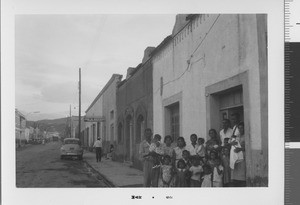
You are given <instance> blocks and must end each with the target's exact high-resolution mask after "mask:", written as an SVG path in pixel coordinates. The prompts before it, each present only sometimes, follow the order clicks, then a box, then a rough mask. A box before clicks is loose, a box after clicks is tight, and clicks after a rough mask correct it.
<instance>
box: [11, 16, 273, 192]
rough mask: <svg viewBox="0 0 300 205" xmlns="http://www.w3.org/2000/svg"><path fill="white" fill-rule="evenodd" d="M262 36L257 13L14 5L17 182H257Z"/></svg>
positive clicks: (263, 134)
mask: <svg viewBox="0 0 300 205" xmlns="http://www.w3.org/2000/svg"><path fill="white" fill-rule="evenodd" d="M165 33H168V34H169V35H165V36H164V34H165ZM129 36H130V38H128V37H129ZM267 36H268V33H267V15H266V14H176V15H17V16H16V51H15V52H16V56H15V57H16V112H15V114H16V185H17V187H107V186H108V187H199V188H200V187H267V186H268V85H267V82H268V81H267V80H268V66H267V51H268V47H267ZM157 39H160V40H161V42H159V43H158V44H154V45H153V44H151V43H153V42H156V41H157ZM147 44H149V45H147ZM143 45H147V46H146V47H145V48H144V50H143V52H141V53H138V52H137V51H140V50H141V48H142V46H143ZM84 59H86V61H85V62H83V61H82V60H84ZM82 62H83V63H82ZM132 62H133V63H135V64H130V63H132ZM136 62H137V63H136ZM76 63H78V64H77V65H82V68H77V69H76Z"/></svg>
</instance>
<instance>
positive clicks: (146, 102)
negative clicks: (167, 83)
mask: <svg viewBox="0 0 300 205" xmlns="http://www.w3.org/2000/svg"><path fill="white" fill-rule="evenodd" d="M153 50H154V48H153V47H148V48H147V49H146V50H145V53H144V58H143V61H142V63H141V64H140V65H138V66H137V67H136V68H128V70H127V76H126V79H125V80H123V81H122V82H121V83H120V84H119V86H118V89H117V144H116V150H115V158H116V160H118V161H122V162H123V161H125V162H129V163H131V164H132V165H133V166H134V167H135V168H139V169H142V164H141V161H140V158H139V154H138V153H139V144H140V142H141V141H142V140H143V133H144V130H145V128H151V129H152V128H153V98H152V89H153V88H152V82H153V79H152V61H151V58H150V53H151V52H152V51H153Z"/></svg>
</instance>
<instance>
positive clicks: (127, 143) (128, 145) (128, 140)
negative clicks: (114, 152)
mask: <svg viewBox="0 0 300 205" xmlns="http://www.w3.org/2000/svg"><path fill="white" fill-rule="evenodd" d="M132 128H133V123H132V117H131V115H128V116H127V118H126V124H125V161H131V143H132V134H133V132H132V131H133V129H132Z"/></svg>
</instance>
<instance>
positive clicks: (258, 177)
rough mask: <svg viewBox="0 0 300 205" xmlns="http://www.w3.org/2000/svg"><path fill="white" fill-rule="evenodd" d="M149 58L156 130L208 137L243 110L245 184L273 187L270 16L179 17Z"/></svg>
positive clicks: (186, 136)
mask: <svg viewBox="0 0 300 205" xmlns="http://www.w3.org/2000/svg"><path fill="white" fill-rule="evenodd" d="M151 63H152V66H153V110H154V112H153V128H154V133H159V134H162V135H163V136H165V135H167V134H170V135H172V136H174V137H175V138H177V137H178V136H183V137H184V138H185V139H186V141H187V143H190V140H189V137H190V135H191V134H192V133H196V134H197V135H198V136H199V137H203V138H205V139H206V140H207V139H208V137H207V136H208V130H209V129H210V128H214V129H216V130H217V132H218V131H220V129H221V123H222V119H223V118H229V119H230V115H231V114H232V113H239V114H240V116H241V120H243V121H244V123H245V137H246V164H247V171H246V172H247V173H246V175H247V184H248V186H256V185H257V186H267V185H268V87H267V83H268V79H267V73H268V70H267V16H266V15H263V14H257V15H254V14H247V15H238V14H232V15H230V14H225V15H219V14H212V15H211V14H201V15H177V17H176V23H175V26H174V29H173V32H172V35H170V36H168V37H167V38H166V39H165V40H164V41H163V42H162V43H161V44H160V45H159V46H158V47H157V48H156V49H155V50H154V52H152V59H151ZM136 87H138V86H136ZM123 112H124V111H123ZM134 116H136V115H134ZM125 119H126V118H125ZM134 119H135V118H134ZM135 120H136V119H135Z"/></svg>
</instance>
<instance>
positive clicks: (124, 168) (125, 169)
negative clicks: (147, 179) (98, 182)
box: [83, 151, 143, 187]
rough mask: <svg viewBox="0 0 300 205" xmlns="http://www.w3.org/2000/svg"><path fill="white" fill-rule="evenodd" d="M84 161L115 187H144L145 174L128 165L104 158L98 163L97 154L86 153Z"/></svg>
mask: <svg viewBox="0 0 300 205" xmlns="http://www.w3.org/2000/svg"><path fill="white" fill-rule="evenodd" d="M83 159H84V160H85V161H86V162H87V163H88V164H89V165H90V166H91V167H93V168H94V169H95V170H96V171H97V172H99V173H100V174H101V175H103V176H104V177H105V178H106V179H107V180H108V181H109V182H110V183H112V184H113V185H114V186H115V187H143V172H142V171H140V170H138V169H134V168H130V167H129V166H128V165H127V164H123V163H121V162H116V161H111V160H108V159H105V158H102V160H101V162H96V157H95V153H93V152H89V151H85V152H84V154H83Z"/></svg>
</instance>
